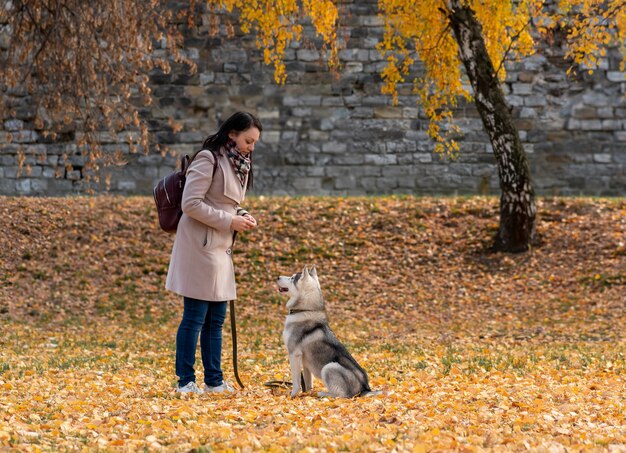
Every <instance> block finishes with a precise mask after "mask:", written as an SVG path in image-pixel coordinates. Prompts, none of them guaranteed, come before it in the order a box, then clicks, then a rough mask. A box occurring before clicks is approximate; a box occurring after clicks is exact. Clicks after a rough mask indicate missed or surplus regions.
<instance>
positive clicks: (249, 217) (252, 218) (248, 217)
mask: <svg viewBox="0 0 626 453" xmlns="http://www.w3.org/2000/svg"><path fill="white" fill-rule="evenodd" d="M243 216H244V217H245V218H246V219H249V220H252V221H253V222H254V226H256V225H257V223H256V219H255V218H254V217H252V216H251V215H250V214H248V213H246V214H244V215H243Z"/></svg>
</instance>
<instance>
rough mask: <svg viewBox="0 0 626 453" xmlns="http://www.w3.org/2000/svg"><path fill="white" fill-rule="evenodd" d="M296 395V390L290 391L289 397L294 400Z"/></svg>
mask: <svg viewBox="0 0 626 453" xmlns="http://www.w3.org/2000/svg"><path fill="white" fill-rule="evenodd" d="M297 394H298V390H292V391H291V397H292V398H295V397H296V395H297Z"/></svg>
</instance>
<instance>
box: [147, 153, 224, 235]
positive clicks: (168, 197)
mask: <svg viewBox="0 0 626 453" xmlns="http://www.w3.org/2000/svg"><path fill="white" fill-rule="evenodd" d="M211 154H213V176H215V170H216V169H217V156H216V155H215V153H214V152H213V151H211ZM197 155H198V153H195V154H194V155H193V157H191V158H190V157H189V154H185V155H184V156H182V157H181V159H180V170H179V171H174V172H172V173H170V174H169V175H167V176H165V177H164V178H162V179H161V180H160V181H159V182H158V184H157V185H156V186H155V187H154V189H153V190H152V195H153V196H154V202H155V203H156V208H157V213H158V214H159V225H160V226H161V229H162V230H163V231H166V232H167V233H176V229H177V228H178V222H180V218H181V216H182V215H183V210H182V207H181V202H182V199H183V190H184V189H185V180H186V179H187V169H188V168H189V165H191V163H192V162H193V160H194V159H195V157H196V156H197Z"/></svg>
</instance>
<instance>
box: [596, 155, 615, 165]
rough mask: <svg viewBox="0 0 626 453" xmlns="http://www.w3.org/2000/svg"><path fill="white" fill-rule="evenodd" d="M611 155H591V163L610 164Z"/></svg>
mask: <svg viewBox="0 0 626 453" xmlns="http://www.w3.org/2000/svg"><path fill="white" fill-rule="evenodd" d="M611 160H612V159H611V155H610V154H606V153H598V154H594V155H593V161H594V162H598V163H600V164H610V163H611Z"/></svg>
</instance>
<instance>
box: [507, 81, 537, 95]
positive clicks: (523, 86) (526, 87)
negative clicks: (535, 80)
mask: <svg viewBox="0 0 626 453" xmlns="http://www.w3.org/2000/svg"><path fill="white" fill-rule="evenodd" d="M511 88H512V92H513V94H517V95H528V94H531V93H532V92H533V86H532V84H530V83H512V84H511Z"/></svg>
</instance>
